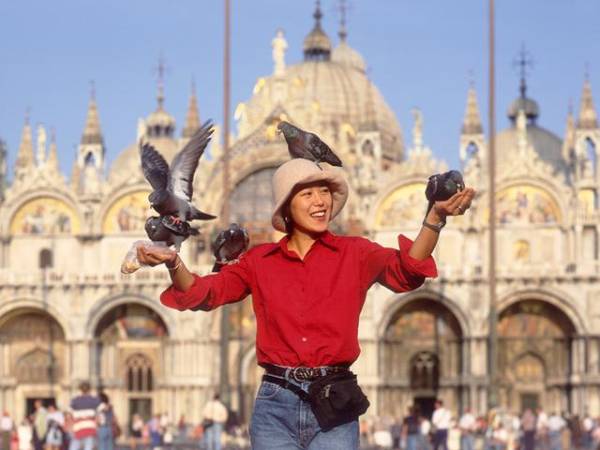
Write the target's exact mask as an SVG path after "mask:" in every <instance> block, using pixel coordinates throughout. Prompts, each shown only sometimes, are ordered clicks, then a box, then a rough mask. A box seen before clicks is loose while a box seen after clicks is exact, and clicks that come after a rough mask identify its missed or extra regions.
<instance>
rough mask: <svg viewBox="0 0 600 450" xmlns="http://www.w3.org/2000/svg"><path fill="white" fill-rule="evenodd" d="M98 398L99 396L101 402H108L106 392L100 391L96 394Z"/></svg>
mask: <svg viewBox="0 0 600 450" xmlns="http://www.w3.org/2000/svg"><path fill="white" fill-rule="evenodd" d="M98 398H100V401H101V402H102V403H106V404H107V405H108V404H109V403H110V400H109V399H108V395H106V392H100V393H99V394H98Z"/></svg>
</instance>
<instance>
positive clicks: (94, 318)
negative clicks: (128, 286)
mask: <svg viewBox="0 0 600 450" xmlns="http://www.w3.org/2000/svg"><path fill="white" fill-rule="evenodd" d="M126 304H139V305H142V306H145V307H146V308H148V309H150V310H152V311H153V312H154V313H156V315H157V316H158V317H159V318H160V319H161V320H162V322H163V323H164V324H165V327H166V332H167V336H169V337H170V338H174V337H177V336H176V335H177V332H176V331H175V330H177V329H178V328H177V327H176V326H175V319H174V318H173V317H172V315H171V314H165V312H164V310H161V309H160V308H158V307H157V306H158V305H157V300H155V299H151V298H149V297H146V296H144V295H141V294H128V293H120V294H117V295H113V296H109V297H104V298H102V299H100V300H98V301H97V302H96V304H95V305H94V306H93V307H92V309H91V310H90V313H89V316H88V321H87V323H86V326H85V336H86V337H87V338H89V339H93V338H94V337H95V334H96V330H97V328H98V325H99V324H100V321H101V320H102V319H103V318H104V317H105V316H106V314H107V313H109V312H110V311H111V310H113V309H114V308H116V307H118V306H121V305H126ZM174 333H175V335H174Z"/></svg>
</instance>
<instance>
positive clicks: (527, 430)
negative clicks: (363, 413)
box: [360, 401, 600, 450]
mask: <svg viewBox="0 0 600 450" xmlns="http://www.w3.org/2000/svg"><path fill="white" fill-rule="evenodd" d="M360 433H361V444H362V445H363V446H364V447H365V448H377V449H386V450H387V449H391V450H398V449H403V450H598V449H600V417H592V416H591V415H589V414H585V415H583V416H579V415H571V414H567V413H558V412H549V413H548V412H546V411H544V410H543V409H542V408H538V409H537V410H535V411H534V410H531V409H526V410H525V411H524V412H523V413H522V414H520V415H519V414H517V413H511V412H508V411H503V410H501V409H495V410H492V411H490V412H489V413H488V414H486V415H475V414H473V413H472V412H471V411H470V410H469V409H465V410H464V412H463V413H462V414H453V413H452V412H451V411H450V410H448V409H447V408H445V407H444V405H443V402H441V401H437V402H436V405H435V410H434V412H433V415H432V416H431V418H428V417H425V416H423V415H421V414H420V413H419V411H418V409H417V408H414V407H411V408H409V410H408V411H407V412H406V415H405V416H404V417H395V418H393V417H365V418H363V419H362V420H361V421H360Z"/></svg>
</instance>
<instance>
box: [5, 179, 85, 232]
mask: <svg viewBox="0 0 600 450" xmlns="http://www.w3.org/2000/svg"><path fill="white" fill-rule="evenodd" d="M38 198H46V199H51V200H55V201H56V202H58V203H60V204H64V205H66V207H67V208H68V210H69V212H70V213H72V214H73V216H74V218H75V219H76V223H75V224H74V226H73V227H72V233H79V232H80V231H81V226H82V224H83V220H82V213H81V210H80V207H79V204H78V203H77V202H76V201H75V200H74V199H73V198H71V197H70V196H69V195H68V194H66V193H64V192H62V191H59V190H56V189H48V190H43V191H40V190H37V189H36V190H34V191H30V192H29V193H25V194H23V195H22V196H19V197H18V199H17V200H16V201H15V202H14V203H13V204H12V205H10V206H9V207H8V208H7V211H6V215H4V220H2V222H0V229H2V230H4V232H5V233H9V234H12V233H11V230H10V228H11V226H12V224H13V221H14V220H15V216H16V215H17V214H18V213H19V211H21V209H22V208H23V207H25V206H27V205H28V204H30V203H31V202H35V200H36V199H38Z"/></svg>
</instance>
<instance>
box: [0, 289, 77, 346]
mask: <svg viewBox="0 0 600 450" xmlns="http://www.w3.org/2000/svg"><path fill="white" fill-rule="evenodd" d="M27 312H37V313H44V314H48V315H49V316H50V317H51V318H52V319H54V320H55V321H56V322H57V323H58V324H59V325H60V327H61V328H62V331H63V333H64V336H65V340H67V341H70V340H72V339H73V338H74V332H73V329H72V327H71V324H70V323H69V321H68V320H66V318H65V317H64V316H63V315H62V314H61V313H60V311H59V310H58V309H57V308H56V307H55V306H54V305H52V304H49V303H44V302H43V301H41V300H39V299H36V298H17V299H13V300H10V301H8V302H6V303H2V304H0V328H1V327H2V325H4V324H5V323H6V322H7V321H9V320H11V319H13V318H14V317H16V316H18V315H20V314H24V313H27Z"/></svg>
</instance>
